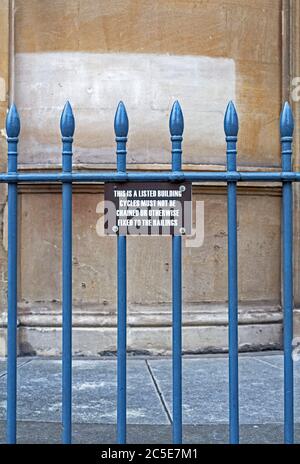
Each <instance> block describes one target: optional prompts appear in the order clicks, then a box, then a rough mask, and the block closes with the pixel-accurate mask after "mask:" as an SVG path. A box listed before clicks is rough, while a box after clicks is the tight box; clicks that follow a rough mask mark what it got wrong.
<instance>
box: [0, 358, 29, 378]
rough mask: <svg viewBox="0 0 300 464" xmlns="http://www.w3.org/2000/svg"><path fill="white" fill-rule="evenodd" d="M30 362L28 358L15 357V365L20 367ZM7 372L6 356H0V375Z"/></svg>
mask: <svg viewBox="0 0 300 464" xmlns="http://www.w3.org/2000/svg"><path fill="white" fill-rule="evenodd" d="M28 362H30V359H28V358H18V359H17V366H18V367H21V366H23V365H24V364H27V363H28ZM6 374H7V360H6V358H0V377H3V376H5V375H6Z"/></svg>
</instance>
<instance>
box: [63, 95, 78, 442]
mask: <svg viewBox="0 0 300 464" xmlns="http://www.w3.org/2000/svg"><path fill="white" fill-rule="evenodd" d="M60 130H61V135H62V143H63V148H62V170H63V172H64V173H69V172H72V155H73V153H72V143H73V135H74V130H75V120H74V116H73V111H72V108H71V105H70V103H69V102H67V103H66V105H65V107H64V109H63V112H62V115H61V120H60ZM62 316H63V327H62V338H63V339H62V425H63V430H62V439H63V443H65V444H68V443H71V441H72V183H71V182H63V185H62Z"/></svg>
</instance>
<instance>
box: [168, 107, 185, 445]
mask: <svg viewBox="0 0 300 464" xmlns="http://www.w3.org/2000/svg"><path fill="white" fill-rule="evenodd" d="M169 125H170V133H171V142H172V171H176V172H177V171H181V169H182V139H183V138H182V134H183V129H184V122H183V115H182V111H181V108H180V105H179V103H178V102H177V101H176V102H175V103H174V105H173V108H172V111H171V114H170V123H169ZM172 319H173V325H172V384H173V443H176V444H180V443H182V238H181V237H180V236H174V235H173V236H172Z"/></svg>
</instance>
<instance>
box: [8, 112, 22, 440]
mask: <svg viewBox="0 0 300 464" xmlns="http://www.w3.org/2000/svg"><path fill="white" fill-rule="evenodd" d="M6 133H7V142H8V165H7V171H8V172H9V173H16V172H17V168H18V153H17V145H18V137H19V133H20V119H19V115H18V112H17V109H16V107H15V105H12V106H11V108H10V110H9V112H8V115H7V119H6ZM17 242H18V186H17V183H9V184H8V294H7V303H8V330H7V332H8V333H7V442H8V443H9V444H14V443H16V440H17V278H18V276H17V259H18V258H17V253H18V249H17V246H18V243H17Z"/></svg>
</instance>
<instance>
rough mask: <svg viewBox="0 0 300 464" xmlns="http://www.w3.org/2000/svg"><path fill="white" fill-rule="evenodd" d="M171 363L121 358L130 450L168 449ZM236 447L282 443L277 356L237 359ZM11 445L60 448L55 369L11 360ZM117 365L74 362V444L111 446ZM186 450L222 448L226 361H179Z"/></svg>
mask: <svg viewBox="0 0 300 464" xmlns="http://www.w3.org/2000/svg"><path fill="white" fill-rule="evenodd" d="M294 366H295V377H294V378H295V424H296V425H295V431H296V433H295V435H296V441H297V442H298V443H299V442H300V395H299V393H300V361H298V362H295V364H294ZM171 374H172V364H171V359H170V358H162V357H157V358H142V357H134V356H132V357H131V356H129V357H128V364H127V382H128V383H127V385H128V387H127V421H128V429H127V436H128V442H129V443H161V444H166V443H171V429H172V426H171V424H172V377H171ZM239 376H240V432H241V442H242V443H282V441H283V355H282V353H280V352H274V353H270V352H266V353H253V354H241V355H240V361H239ZM17 417H18V442H20V443H59V442H60V436H61V424H60V418H61V361H60V360H58V359H45V358H38V357H34V358H19V359H18V413H17ZM5 418H6V360H5V359H0V443H4V442H5ZM115 424H116V358H115V357H108V358H101V359H83V358H80V359H74V361H73V442H74V443H98V444H101V443H115V442H116V438H115V437H116V425H115ZM183 424H184V427H183V438H184V442H185V443H191V444H192V443H227V442H228V358H227V356H226V355H211V356H209V355H199V356H186V357H184V358H183Z"/></svg>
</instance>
